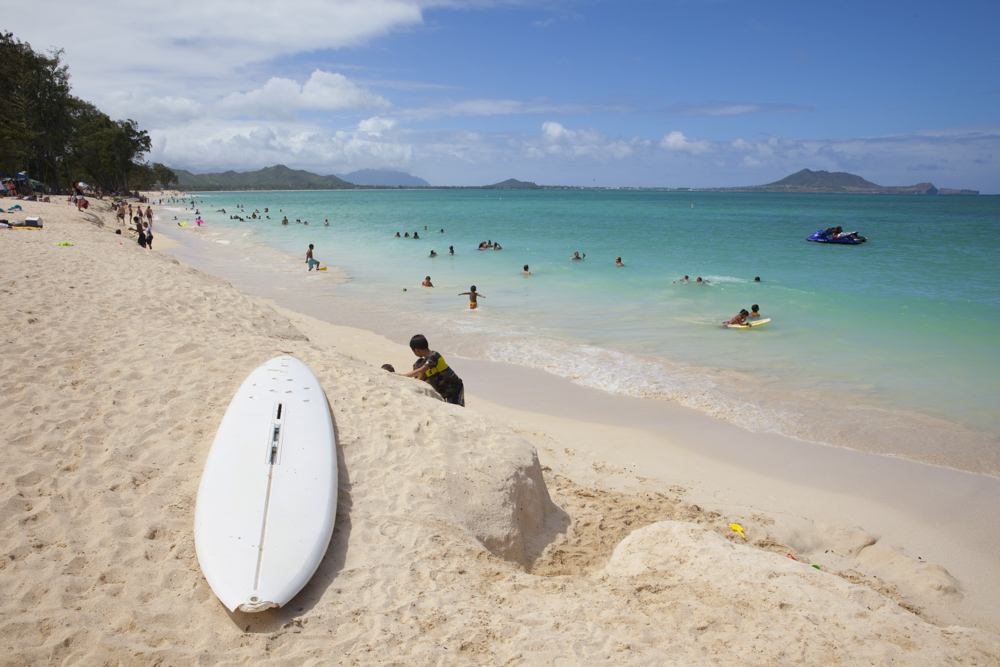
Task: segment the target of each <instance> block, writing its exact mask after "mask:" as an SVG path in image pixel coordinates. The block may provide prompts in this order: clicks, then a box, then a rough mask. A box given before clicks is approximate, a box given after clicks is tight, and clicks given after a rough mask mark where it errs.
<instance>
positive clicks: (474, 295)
mask: <svg viewBox="0 0 1000 667" xmlns="http://www.w3.org/2000/svg"><path fill="white" fill-rule="evenodd" d="M458 295H459V296H468V297H469V308H471V309H472V310H475V309H476V308H477V307H478V306H479V304H478V303H477V302H476V299H478V298H479V297H481V296H482V297H483V298H484V299H485V298H486V297H485V296H483V295H482V294H480V293H479V292H477V291H476V286H475V285H473V286H472V287H470V288H469V291H468V292H459V293H458Z"/></svg>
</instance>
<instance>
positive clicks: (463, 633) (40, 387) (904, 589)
mask: <svg viewBox="0 0 1000 667" xmlns="http://www.w3.org/2000/svg"><path fill="white" fill-rule="evenodd" d="M0 201H2V203H4V204H5V205H6V206H10V205H13V203H14V202H13V200H9V199H7V200H0ZM22 206H24V209H25V211H24V214H20V215H19V214H14V213H11V214H7V215H6V217H8V218H10V219H12V220H16V219H20V217H23V215H40V216H41V217H42V218H43V220H44V229H42V230H16V231H15V230H0V248H2V250H3V257H4V261H3V263H2V264H0V286H2V287H0V290H2V291H0V304H2V306H3V312H4V313H5V314H6V317H5V318H4V324H3V332H2V334H3V335H2V336H0V342H2V344H3V346H4V348H3V349H4V352H3V354H2V355H0V390H2V392H3V395H4V396H5V398H6V399H7V405H6V408H7V409H6V410H4V411H3V416H2V418H0V424H2V427H3V429H2V430H3V438H4V445H5V449H6V452H7V453H8V457H7V459H6V461H5V464H4V465H3V467H2V470H0V507H2V512H0V526H2V537H0V540H2V541H3V546H2V553H3V554H4V555H5V556H6V557H5V558H3V559H2V561H0V562H2V565H0V572H2V576H0V596H2V597H0V599H2V602H0V628H2V630H3V640H2V641H3V645H4V650H3V654H2V658H0V663H2V664H11V665H21V664H23V665H28V664H144V663H163V664H192V663H211V664H237V663H246V662H248V661H251V660H260V659H270V660H274V661H277V662H278V664H302V663H324V664H327V663H334V664H345V665H350V664H362V665H368V664H372V665H373V664H391V665H424V664H512V665H516V664H525V665H535V664H551V665H574V664H622V665H631V664H635V665H640V664H642V665H645V664H691V665H695V664H697V665H701V664H704V665H711V664H760V665H764V664H767V665H772V664H803V663H804V664H877V665H881V664H921V665H923V664H926V665H938V664H969V665H988V664H998V663H1000V636H998V634H996V633H997V632H1000V603H998V602H997V599H998V595H997V594H998V592H1000V574H998V570H1000V568H997V567H996V566H997V557H996V554H997V553H998V536H997V531H996V528H997V524H996V519H995V516H993V514H994V512H995V509H996V507H997V506H998V502H1000V480H997V479H996V478H993V477H987V476H983V475H975V474H972V473H966V472H960V471H955V470H950V469H946V468H939V467H934V466H929V465H925V464H920V463H913V462H909V461H905V460H901V459H894V458H888V457H879V456H875V455H871V454H862V453H860V452H854V451H850V450H844V449H837V448H832V447H823V446H819V445H811V444H809V443H802V442H799V441H795V440H792V439H789V438H783V437H781V436H777V435H773V434H759V433H750V432H747V431H743V430H741V429H740V428H738V427H736V426H733V425H732V424H728V423H724V422H721V421H718V420H714V419H712V418H710V417H707V416H705V415H701V414H697V413H695V412H694V411H691V410H687V409H684V408H681V407H679V406H675V405H670V404H662V402H661V404H659V405H653V403H654V402H652V401H643V400H640V399H627V398H622V397H613V396H610V395H607V394H604V393H602V392H599V391H596V390H589V389H585V388H581V387H578V386H575V385H572V384H571V383H570V382H569V381H566V380H563V379H561V378H556V377H555V376H550V375H548V374H546V373H544V372H542V371H531V370H529V369H523V368H516V367H508V366H505V365H501V364H492V363H487V362H481V361H475V360H471V359H462V358H460V357H451V356H449V354H448V350H440V351H441V352H442V353H443V354H444V355H445V356H446V357H447V358H448V359H449V361H450V362H451V364H452V366H453V367H455V368H456V369H457V370H458V371H459V373H460V374H461V375H462V376H463V378H464V379H465V382H466V388H467V402H468V406H469V407H467V408H464V409H463V408H458V407H456V406H451V405H448V404H445V403H443V402H442V401H440V400H439V399H438V397H437V396H436V394H435V393H434V392H433V391H432V390H430V389H429V388H428V386H427V385H426V384H424V383H421V382H419V381H417V380H413V379H407V378H403V377H400V376H398V375H393V374H389V373H387V372H385V371H383V370H381V369H380V368H379V366H380V365H381V364H383V363H386V362H388V363H392V364H394V365H395V366H396V368H397V370H399V369H408V366H409V364H410V363H412V360H413V355H412V353H411V352H410V351H409V349H408V348H406V347H405V346H404V345H401V344H400V342H401V341H400V340H389V339H387V338H383V337H381V336H378V335H375V334H373V333H371V332H368V331H364V330H362V329H353V328H347V327H340V326H335V325H332V324H329V323H327V322H324V321H322V319H321V317H318V316H317V315H320V314H319V313H317V312H309V309H308V308H306V307H302V308H299V307H295V308H291V307H290V306H292V305H295V304H292V303H277V304H276V303H272V302H269V301H267V300H265V299H262V298H260V297H257V296H252V295H251V294H248V293H246V292H244V291H240V290H239V289H237V287H239V285H237V286H236V287H234V286H233V285H232V284H230V283H229V282H228V281H227V280H226V279H223V278H220V277H218V276H213V275H209V273H206V272H205V271H202V270H199V268H205V269H206V270H207V269H208V267H199V268H195V267H193V266H191V265H189V264H187V263H185V262H182V261H181V260H180V259H178V258H177V257H175V256H174V255H173V254H171V253H177V254H178V256H182V257H183V256H184V254H183V252H181V251H182V250H183V249H184V247H185V243H186V242H187V241H188V240H190V238H191V237H196V236H197V235H198V230H193V233H192V232H191V231H187V230H179V229H176V228H173V229H171V228H169V226H168V225H167V224H166V223H156V224H154V232H155V233H156V243H155V245H156V248H157V249H156V250H152V251H150V250H146V249H143V248H141V247H139V246H138V245H137V244H136V243H135V239H134V235H131V234H129V233H128V232H127V231H125V232H124V233H122V234H121V235H119V234H115V233H114V232H115V230H116V229H118V227H117V223H116V221H115V220H114V217H113V215H112V214H110V212H109V207H108V204H106V203H105V202H99V201H94V202H93V205H92V206H91V208H90V211H89V212H84V213H79V212H77V211H76V208H75V207H73V206H69V205H67V204H66V203H65V201H64V200H61V199H60V200H58V201H54V202H52V203H48V204H41V203H30V202H24V203H22ZM63 242H65V243H69V244H72V245H68V246H67V245H59V244H61V243H63ZM298 261H299V262H301V260H298ZM302 271H303V275H304V274H305V270H304V268H303V269H302ZM401 335H402V334H401ZM432 344H433V341H432ZM279 354H290V355H294V356H295V357H297V358H299V359H301V360H302V361H303V362H305V363H306V364H307V365H308V366H309V367H310V368H311V369H312V370H313V371H314V372H315V373H316V375H317V376H318V377H319V379H320V381H321V382H322V384H323V388H324V390H325V391H326V394H327V397H328V399H329V402H330V405H331V408H332V411H333V418H334V423H335V428H336V433H337V437H338V460H339V464H340V495H339V499H338V507H337V526H336V529H335V532H334V536H333V539H332V541H331V544H330V547H329V550H328V552H327V554H326V556H325V558H324V560H323V562H322V564H321V566H320V569H319V570H318V572H317V573H316V575H315V576H314V578H313V579H312V580H311V582H310V583H309V584H308V585H307V586H306V588H305V589H304V590H303V591H302V592H301V593H300V594H299V595H298V596H297V597H296V598H295V599H294V600H293V601H292V602H291V604H290V605H288V606H286V607H285V608H282V609H277V610H271V611H268V612H264V613H261V614H255V615H252V614H251V615H248V614H242V613H230V612H228V611H227V610H226V609H225V608H224V607H223V606H222V604H221V603H220V602H219V601H218V600H217V599H216V598H215V596H214V595H213V593H212V591H211V589H210V588H209V587H208V584H207V583H206V581H205V579H204V577H203V576H202V574H201V570H200V568H199V565H198V561H197V558H196V556H195V551H194V543H193V533H192V524H193V517H194V506H195V497H196V493H197V488H198V483H199V480H200V475H201V471H202V468H203V466H204V462H205V458H206V456H207V453H208V449H209V447H210V445H211V442H212V438H213V436H214V434H215V429H216V428H217V427H218V425H219V422H220V420H221V418H222V415H223V413H224V412H225V410H226V407H227V406H228V404H229V401H230V400H231V398H232V396H233V394H234V393H235V391H236V389H237V387H238V386H239V385H240V383H241V382H242V381H243V379H244V378H245V377H246V376H247V374H248V373H250V372H251V371H252V370H253V369H254V368H256V367H257V366H258V365H260V364H261V363H263V362H264V361H266V360H268V359H270V358H272V357H274V356H277V355H279ZM734 523H735V524H738V525H740V526H741V527H742V529H743V532H744V535H745V536H746V537H745V539H744V538H743V537H741V536H740V535H739V534H737V533H736V532H734V531H733V530H732V529H731V527H730V524H734ZM814 564H815V565H817V566H818V568H815V567H812V565H814Z"/></svg>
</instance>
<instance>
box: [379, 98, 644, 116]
mask: <svg viewBox="0 0 1000 667" xmlns="http://www.w3.org/2000/svg"><path fill="white" fill-rule="evenodd" d="M598 111H611V112H624V111H626V109H624V108H622V107H596V106H591V105H585V104H556V103H553V102H549V101H548V100H544V99H535V100H503V99H489V98H477V99H469V100H458V101H455V100H442V101H440V102H436V103H433V104H429V105H426V106H423V107H414V108H411V109H402V110H400V111H398V112H397V114H396V115H398V116H399V117H400V118H403V119H405V120H408V121H427V120H433V119H436V118H455V117H477V116H514V115H525V114H535V115H555V114H559V115H574V114H587V113H595V112H598Z"/></svg>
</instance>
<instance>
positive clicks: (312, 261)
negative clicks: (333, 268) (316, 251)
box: [306, 243, 319, 271]
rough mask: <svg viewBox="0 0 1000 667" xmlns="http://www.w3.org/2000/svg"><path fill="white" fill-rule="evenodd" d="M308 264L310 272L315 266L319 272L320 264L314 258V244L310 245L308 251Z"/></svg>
mask: <svg viewBox="0 0 1000 667" xmlns="http://www.w3.org/2000/svg"><path fill="white" fill-rule="evenodd" d="M306 264H308V265H309V270H310V271H312V270H313V265H315V266H316V270H317V271H318V270H319V262H318V261H316V259H314V258H313V244H312V243H310V244H309V250H306Z"/></svg>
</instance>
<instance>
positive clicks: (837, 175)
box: [699, 169, 979, 195]
mask: <svg viewBox="0 0 1000 667" xmlns="http://www.w3.org/2000/svg"><path fill="white" fill-rule="evenodd" d="M699 189H701V188H699ZM708 189H709V190H711V191H714V192H796V193H807V194H880V195H937V194H969V195H978V194H979V191H977V190H950V189H942V190H938V189H937V188H936V187H934V185H933V184H932V183H917V184H916V185H903V186H884V185H876V184H874V183H872V182H870V181H866V180H865V179H863V178H861V177H860V176H856V175H855V174H848V173H846V172H843V171H835V172H832V173H831V172H829V171H812V170H811V169H803V170H801V171H797V172H795V173H794V174H792V175H791V176H786V177H785V178H783V179H781V180H780V181H775V182H774V183H768V184H767V185H754V186H750V187H742V188H708Z"/></svg>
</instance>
